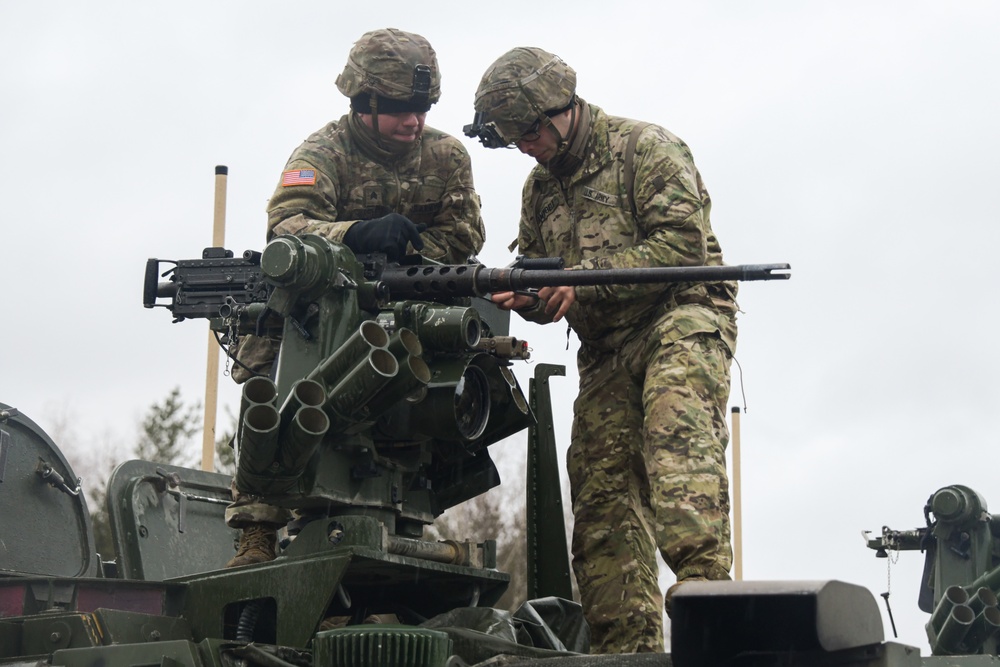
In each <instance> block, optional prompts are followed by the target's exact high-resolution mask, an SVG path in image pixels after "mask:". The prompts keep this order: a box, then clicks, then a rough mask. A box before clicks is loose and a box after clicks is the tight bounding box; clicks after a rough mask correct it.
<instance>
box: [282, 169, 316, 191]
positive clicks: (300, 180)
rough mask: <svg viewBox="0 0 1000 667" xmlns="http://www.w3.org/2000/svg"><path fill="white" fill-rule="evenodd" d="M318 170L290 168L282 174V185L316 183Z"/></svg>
mask: <svg viewBox="0 0 1000 667" xmlns="http://www.w3.org/2000/svg"><path fill="white" fill-rule="evenodd" d="M315 184H316V171H315V170H314V169H289V170H288V171H286V172H284V173H283V174H282V175H281V186H282V187H286V186H289V185H315Z"/></svg>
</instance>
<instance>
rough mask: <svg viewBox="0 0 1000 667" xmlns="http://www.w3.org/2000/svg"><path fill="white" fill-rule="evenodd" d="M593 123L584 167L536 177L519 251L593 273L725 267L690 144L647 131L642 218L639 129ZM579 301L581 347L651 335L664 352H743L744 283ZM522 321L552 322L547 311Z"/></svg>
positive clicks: (572, 313)
mask: <svg viewBox="0 0 1000 667" xmlns="http://www.w3.org/2000/svg"><path fill="white" fill-rule="evenodd" d="M583 104H586V102H583ZM590 114H591V119H590V139H589V141H588V143H587V148H586V151H585V154H584V160H583V164H582V165H581V166H580V167H579V168H578V169H577V170H576V171H575V172H574V173H573V174H572V175H570V176H568V177H566V178H565V179H564V180H563V181H562V182H560V180H559V179H557V178H556V177H555V176H553V175H552V174H551V173H550V172H549V171H547V170H546V169H545V168H544V167H542V166H540V165H539V166H536V167H535V169H534V170H533V171H532V172H531V174H530V175H529V176H528V180H527V182H526V183H525V185H524V191H523V194H522V201H521V224H520V231H519V234H518V241H517V245H518V246H519V248H520V251H521V252H522V253H523V254H524V255H525V256H527V257H562V258H563V260H565V263H566V266H567V267H574V268H587V269H594V268H631V267H655V266H698V265H719V264H722V251H721V248H720V247H719V242H718V240H717V239H716V237H715V233H714V232H713V231H712V226H711V223H710V221H709V212H710V210H711V206H712V204H711V200H710V199H709V196H708V191H707V190H706V189H705V185H704V183H702V180H701V175H700V174H699V173H698V170H697V168H696V167H695V164H694V160H693V158H692V156H691V151H690V149H689V148H688V147H687V145H686V144H685V143H684V142H683V141H681V140H680V139H679V138H677V137H676V136H674V135H673V134H671V133H670V132H668V131H667V130H665V129H663V128H662V127H659V126H656V125H647V126H646V127H645V128H642V129H641V130H640V131H641V134H640V135H639V141H638V144H637V146H636V150H635V155H634V158H633V167H634V170H635V181H634V188H635V207H636V211H637V215H633V213H632V207H631V204H630V202H629V199H628V194H627V187H628V184H627V179H626V175H625V169H624V166H625V165H624V158H625V150H626V147H627V145H628V140H629V135H630V133H631V132H632V129H633V128H634V127H635V126H636V125H637V121H634V120H629V119H627V118H619V117H615V116H608V115H607V114H605V113H604V112H603V111H602V110H601V109H600V108H599V107H597V106H594V105H590ZM576 295H577V302H576V303H575V304H573V306H572V307H571V308H570V310H569V312H568V313H567V315H566V319H567V321H568V322H569V324H570V326H571V327H572V328H573V330H574V331H576V333H577V335H578V336H579V337H580V340H581V342H582V343H584V344H585V345H588V346H591V347H593V348H596V349H598V350H609V351H610V350H618V349H620V348H621V347H622V345H623V344H624V343H625V342H626V341H628V340H631V339H633V338H635V337H636V336H638V335H640V334H643V333H644V332H647V333H648V332H650V331H651V327H656V331H657V332H658V335H660V336H661V338H662V342H663V343H665V344H666V343H670V342H673V341H674V340H678V339H680V338H683V337H685V336H688V335H690V334H692V333H696V332H712V331H719V332H720V333H721V335H722V338H723V340H724V341H725V342H726V344H727V346H728V347H729V348H730V350H731V351H734V350H735V345H736V327H735V312H736V306H735V302H734V299H735V296H736V285H735V283H714V284H712V285H704V284H694V283H680V284H673V285H624V286H613V285H609V286H597V287H577V288H576ZM521 313H522V315H523V316H524V317H525V318H526V319H529V320H532V321H536V322H544V321H546V320H547V318H546V316H545V313H544V312H543V311H542V309H541V308H540V307H535V308H532V309H528V310H525V311H521Z"/></svg>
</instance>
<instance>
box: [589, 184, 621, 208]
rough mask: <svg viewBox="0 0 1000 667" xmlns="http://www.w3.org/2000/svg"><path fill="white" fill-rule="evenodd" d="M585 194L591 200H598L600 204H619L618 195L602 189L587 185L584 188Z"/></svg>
mask: <svg viewBox="0 0 1000 667" xmlns="http://www.w3.org/2000/svg"><path fill="white" fill-rule="evenodd" d="M583 196H584V197H585V198H586V199H589V200H591V201H596V202H597V203H598V204H606V205H608V206H618V195H609V194H608V193H606V192H601V191H600V190H595V189H594V188H587V187H585V188H584V189H583Z"/></svg>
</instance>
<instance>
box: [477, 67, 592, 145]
mask: <svg viewBox="0 0 1000 667" xmlns="http://www.w3.org/2000/svg"><path fill="white" fill-rule="evenodd" d="M575 98H576V72H575V71H574V70H573V68H572V67H570V66H569V65H567V64H566V63H565V62H563V60H562V59H561V58H559V56H556V55H553V54H551V53H549V52H548V51H544V50H542V49H539V48H535V47H518V48H516V49H511V50H510V51H508V52H507V53H505V54H504V55H502V56H500V57H499V58H498V59H497V60H496V61H495V62H494V63H493V64H492V65H490V67H489V69H487V70H486V73H485V74H484V75H483V78H482V80H481V81H480V82H479V88H478V89H477V90H476V99H475V109H476V115H475V118H474V119H473V122H472V123H471V124H470V125H466V126H465V127H464V128H463V129H464V132H465V134H466V136H469V137H475V138H478V139H479V140H480V141H481V142H482V143H483V145H484V146H486V147H487V148H503V147H505V146H509V145H511V144H513V143H514V142H515V141H517V140H518V138H519V137H521V135H523V134H524V133H525V132H526V131H528V129H529V128H531V126H532V125H533V124H534V123H535V122H536V121H538V120H539V119H545V118H546V114H547V113H549V112H552V111H556V110H561V109H566V108H568V107H569V106H570V105H571V104H572V102H573V100H574V99H575ZM543 122H544V120H543Z"/></svg>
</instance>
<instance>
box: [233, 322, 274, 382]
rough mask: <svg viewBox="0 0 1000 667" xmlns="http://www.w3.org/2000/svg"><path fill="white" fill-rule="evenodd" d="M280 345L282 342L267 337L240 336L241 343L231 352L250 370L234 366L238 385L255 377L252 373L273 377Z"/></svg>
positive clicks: (234, 375)
mask: <svg viewBox="0 0 1000 667" xmlns="http://www.w3.org/2000/svg"><path fill="white" fill-rule="evenodd" d="M280 345H281V341H279V340H275V339H273V338H268V337H266V336H263V337H259V336H253V335H249V334H248V335H245V336H240V339H239V342H238V343H237V344H236V345H235V348H236V349H233V350H230V351H229V352H230V354H232V355H233V356H234V357H235V358H236V359H237V360H238V361H239V362H240V363H242V364H243V366H246V367H248V368H249V369H250V370H247V369H246V368H244V367H243V366H240V365H238V364H234V365H233V370H232V376H233V380H234V381H236V382H237V383H238V384H242V383H244V382H246V381H247V380H249V379H250V378H252V377H253V373H251V371H253V372H254V373H257V374H258V375H271V370H272V368H273V367H274V360H275V359H276V358H277V356H278V348H279V346H280Z"/></svg>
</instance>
